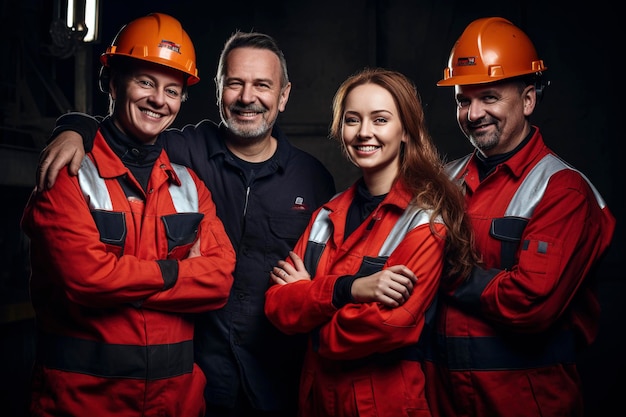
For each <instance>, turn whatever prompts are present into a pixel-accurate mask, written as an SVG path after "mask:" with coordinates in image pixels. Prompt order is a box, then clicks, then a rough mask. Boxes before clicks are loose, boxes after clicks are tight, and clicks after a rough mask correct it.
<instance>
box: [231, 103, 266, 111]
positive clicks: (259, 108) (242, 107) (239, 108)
mask: <svg viewBox="0 0 626 417" xmlns="http://www.w3.org/2000/svg"><path fill="white" fill-rule="evenodd" d="M229 109H230V111H232V112H239V113H242V112H255V113H265V112H266V111H267V109H266V108H265V107H263V106H261V105H258V104H248V105H243V104H241V103H235V104H233V105H232V106H230V107H229Z"/></svg>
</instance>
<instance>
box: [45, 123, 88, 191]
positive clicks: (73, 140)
mask: <svg viewBox="0 0 626 417" xmlns="http://www.w3.org/2000/svg"><path fill="white" fill-rule="evenodd" d="M84 157H85V149H84V147H83V139H82V137H81V136H80V135H79V134H78V133H76V132H74V131H71V130H66V131H64V132H61V133H60V134H59V135H58V136H57V137H56V138H55V139H54V140H53V141H52V142H51V143H50V144H49V145H48V146H46V147H45V148H44V149H43V150H42V151H41V154H40V156H39V165H37V175H36V178H35V181H36V184H37V191H38V192H40V191H43V190H44V189H49V188H52V186H53V185H54V182H55V181H56V179H57V176H58V175H59V171H60V170H61V169H63V167H65V166H66V165H68V164H69V166H68V172H69V173H70V175H77V174H78V169H79V168H80V164H81V162H82V161H83V158H84Z"/></svg>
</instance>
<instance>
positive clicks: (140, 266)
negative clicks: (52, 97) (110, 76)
mask: <svg viewBox="0 0 626 417" xmlns="http://www.w3.org/2000/svg"><path fill="white" fill-rule="evenodd" d="M89 156H90V157H91V159H92V160H93V161H94V162H95V166H97V169H98V172H99V174H100V176H101V177H102V178H100V176H98V173H97V172H95V171H93V173H95V176H94V178H96V180H95V181H92V182H91V185H92V186H93V189H92V190H87V189H86V188H88V187H85V186H83V187H82V188H81V185H80V184H81V183H79V179H81V178H82V180H83V181H86V183H90V180H89V178H87V176H86V175H85V173H86V170H85V168H81V172H80V173H79V176H78V177H71V176H69V175H68V173H67V171H66V170H62V171H60V173H59V177H58V179H57V181H56V183H55V186H54V187H53V188H52V189H50V190H47V191H44V192H42V193H39V194H33V195H32V196H31V199H30V201H29V202H28V204H27V207H26V209H25V212H24V215H23V219H22V227H23V229H24V231H25V232H26V234H27V235H28V236H29V238H30V239H31V242H30V243H31V252H32V253H31V267H32V276H31V296H32V303H33V306H34V308H35V312H36V323H37V331H38V333H37V337H38V347H37V359H36V364H35V368H34V378H33V388H32V403H31V411H32V415H33V416H60V415H63V416H70V415H71V416H80V417H84V416H98V417H109V416H110V417H126V416H159V417H160V416H170V417H188V416H190V417H191V416H204V399H203V390H204V386H205V383H206V378H205V376H204V375H203V374H202V372H201V371H200V369H199V368H198V367H197V365H195V364H194V362H193V344H192V343H193V342H192V338H193V317H192V316H191V315H189V314H188V313H198V312H201V311H206V310H211V309H216V308H219V307H221V306H223V305H224V304H225V303H226V300H227V299H228V294H229V291H230V287H231V285H232V282H233V278H232V272H233V268H234V265H235V254H234V251H233V249H232V246H231V244H230V241H229V239H228V236H227V235H226V232H225V230H224V228H223V226H222V223H221V222H220V220H219V219H218V218H217V217H216V214H215V206H214V204H213V201H212V199H211V194H210V192H209V190H208V189H207V188H206V187H205V185H204V183H202V181H200V180H199V179H198V178H197V177H196V175H195V174H194V173H193V172H191V171H186V172H189V174H190V175H183V176H182V177H181V176H180V175H178V174H177V173H176V172H175V170H174V167H173V166H172V165H171V164H170V162H169V159H168V157H167V155H166V154H165V153H164V152H162V153H161V155H160V156H159V157H158V159H157V160H156V162H155V164H154V168H153V171H152V175H151V178H150V180H149V183H148V190H149V191H148V193H147V194H145V196H144V197H145V203H144V201H141V199H135V198H127V197H126V195H125V193H124V190H123V189H122V187H121V185H120V182H121V181H122V178H123V177H124V176H128V177H129V179H130V180H131V181H133V182H134V183H135V185H136V187H137V189H138V190H140V189H141V187H140V186H139V185H138V184H137V182H136V181H135V180H134V178H132V174H131V173H130V171H129V170H128V169H127V168H126V167H125V166H124V165H123V163H122V162H121V161H120V159H119V158H118V157H117V156H116V155H115V154H114V153H113V152H112V151H111V149H110V148H109V147H108V145H107V144H106V143H105V141H104V139H103V137H102V136H101V134H100V133H98V135H97V136H96V139H95V143H94V149H93V151H92V152H91V153H90V154H89ZM83 164H85V162H83ZM178 169H183V170H187V169H186V168H184V167H178ZM182 173H183V174H185V172H184V171H183V172H182ZM181 180H182V181H183V182H182V183H181ZM98 181H100V183H99V184H100V187H98V186H97V182H98ZM170 187H174V188H175V187H179V188H180V187H183V188H180V189H184V187H187V188H186V189H187V190H188V189H191V190H193V191H194V192H195V190H197V202H198V208H197V210H195V212H184V213H181V212H177V209H176V208H175V206H174V204H173V198H172V197H171V196H170V194H171V192H170V189H171V188H170ZM84 193H85V195H84ZM98 193H99V194H98ZM107 194H108V196H107ZM192 194H193V193H192ZM103 197H104V198H103ZM107 197H108V198H110V202H111V203H112V207H110V208H108V209H103V208H97V209H95V208H94V204H95V203H94V201H96V200H98V201H99V200H106V198H107ZM183 200H184V199H183ZM166 229H167V230H166ZM198 238H199V239H200V241H201V247H200V249H201V253H202V256H199V257H193V258H189V259H185V258H186V257H187V255H188V253H189V249H190V248H191V246H192V245H193V243H194V242H195V241H196V240H197V239H198ZM165 259H171V260H173V261H166V262H165V263H157V262H156V260H165ZM168 262H170V263H169V265H168ZM176 264H177V265H178V273H177V275H176V274H175V272H176ZM172 271H174V275H173V279H174V280H172V279H170V282H168V280H166V279H165V277H166V276H171V275H172Z"/></svg>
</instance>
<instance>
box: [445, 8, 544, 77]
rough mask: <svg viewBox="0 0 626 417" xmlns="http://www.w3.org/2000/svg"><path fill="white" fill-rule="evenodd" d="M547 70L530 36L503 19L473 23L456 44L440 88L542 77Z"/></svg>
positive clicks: (495, 18) (493, 18)
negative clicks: (514, 78) (520, 77)
mask: <svg viewBox="0 0 626 417" xmlns="http://www.w3.org/2000/svg"><path fill="white" fill-rule="evenodd" d="M546 69H547V67H546V66H545V65H544V64H543V61H542V60H540V59H539V58H538V57H537V51H536V50H535V47H534V45H533V43H532V42H531V41H530V39H529V38H528V36H527V35H526V34H525V33H524V32H523V31H522V30H521V29H520V28H518V27H517V26H515V25H514V24H513V23H511V22H509V21H508V20H506V19H503V18H501V17H486V18H481V19H477V20H474V21H473V22H472V23H470V24H469V25H468V26H467V27H466V28H465V31H463V33H462V34H461V36H460V37H459V39H458V40H457V41H456V43H455V44H454V47H453V48H452V52H451V53H450V59H449V60H448V66H447V67H446V68H445V69H444V70H443V80H440V81H439V82H438V83H437V85H438V86H448V85H467V84H482V83H490V82H494V81H499V80H503V79H505V78H511V77H518V76H520V75H525V74H538V75H539V74H540V73H541V72H542V71H544V70H546Z"/></svg>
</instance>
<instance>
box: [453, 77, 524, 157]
mask: <svg viewBox="0 0 626 417" xmlns="http://www.w3.org/2000/svg"><path fill="white" fill-rule="evenodd" d="M455 93H456V102H457V121H458V123H459V126H460V128H461V130H462V131H463V133H464V134H465V136H467V138H468V139H469V140H470V142H471V143H472V145H474V147H476V148H477V149H478V150H479V151H480V152H482V153H483V155H485V156H492V155H499V154H503V153H506V152H509V151H512V150H513V149H515V147H516V146H517V145H519V144H520V143H521V142H522V141H523V140H524V138H525V137H526V135H528V133H529V132H530V122H529V121H528V117H529V116H530V115H531V114H532V113H533V110H534V108H535V103H536V92H535V88H534V86H532V85H525V84H524V83H522V82H521V81H519V80H516V81H505V82H498V83H491V84H478V85H457V86H455Z"/></svg>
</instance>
